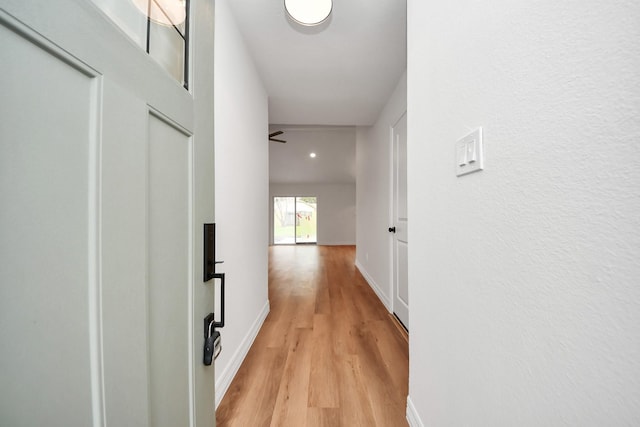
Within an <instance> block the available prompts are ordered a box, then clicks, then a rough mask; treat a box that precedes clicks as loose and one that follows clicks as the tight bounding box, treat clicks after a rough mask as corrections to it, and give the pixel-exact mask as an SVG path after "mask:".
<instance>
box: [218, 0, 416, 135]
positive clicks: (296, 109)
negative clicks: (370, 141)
mask: <svg viewBox="0 0 640 427" xmlns="http://www.w3.org/2000/svg"><path fill="white" fill-rule="evenodd" d="M229 5H230V6H231V9H232V10H233V13H234V15H235V17H236V21H237V23H238V26H239V28H240V31H241V33H242V34H243V36H244V38H245V42H246V44H247V47H248V48H249V50H250V52H251V54H252V57H253V58H254V61H255V63H256V66H257V68H258V71H259V73H260V75H261V76H262V79H263V82H264V84H265V87H266V90H267V92H268V94H269V122H270V123H279V124H294V125H371V124H373V123H374V122H375V120H376V118H377V116H378V114H379V112H380V110H381V109H382V107H383V106H384V104H385V103H386V101H387V99H388V98H389V96H390V95H391V93H392V92H393V89H394V88H395V86H396V83H397V82H398V80H399V79H400V77H401V75H402V73H403V72H404V70H405V69H406V61H407V54H406V0H333V11H332V14H331V16H330V17H329V19H328V20H327V21H325V22H324V23H323V24H321V25H319V26H317V27H303V26H300V25H297V24H295V23H294V22H292V21H290V20H289V19H288V18H287V16H286V13H285V11H284V0H229ZM272 144H273V143H272Z"/></svg>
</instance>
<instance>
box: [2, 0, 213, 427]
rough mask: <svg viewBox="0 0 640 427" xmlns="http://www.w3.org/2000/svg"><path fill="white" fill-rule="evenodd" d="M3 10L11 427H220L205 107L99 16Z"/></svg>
mask: <svg viewBox="0 0 640 427" xmlns="http://www.w3.org/2000/svg"><path fill="white" fill-rule="evenodd" d="M0 7H1V9H0V46H1V48H0V64H1V65H0V70H2V72H3V79H2V81H1V82H0V100H1V101H0V236H1V237H0V340H1V342H2V343H3V344H2V350H1V351H0V425H7V426H39V425H43V426H44V425H46V426H104V425H110V426H154V427H155V426H161V427H162V426H167V427H169V426H198V427H202V426H213V425H215V419H214V418H215V415H214V408H213V405H214V390H213V382H214V379H213V378H214V377H213V369H212V368H213V367H209V368H205V367H203V366H202V363H201V360H202V320H201V319H202V318H203V317H204V316H205V315H206V314H207V313H208V312H209V311H213V295H212V293H211V290H210V289H208V288H209V287H210V286H208V285H205V284H203V283H201V279H199V275H197V274H196V273H195V272H194V271H201V268H200V269H199V270H198V269H196V267H195V266H197V265H198V263H197V262H196V257H195V256H194V251H195V249H194V248H196V247H198V245H202V240H201V233H202V231H201V224H200V227H198V226H197V225H196V224H194V209H195V202H194V184H193V181H194V177H196V176H197V174H196V171H195V170H194V154H193V153H194V138H195V137H196V135H194V132H193V129H194V101H193V97H192V96H191V95H190V94H189V92H187V91H186V90H185V89H184V88H182V87H181V84H180V83H178V82H176V81H175V80H173V78H172V77H171V76H169V75H168V74H167V73H166V72H165V71H164V70H163V69H162V68H160V67H159V66H158V65H157V64H156V63H155V62H154V61H153V60H152V59H150V58H149V57H148V56H147V55H146V53H144V52H143V51H142V50H140V49H139V48H138V46H136V45H135V44H133V43H131V42H130V41H129V40H128V39H127V38H126V37H125V36H124V35H123V34H121V33H120V32H119V31H118V30H117V29H116V28H115V27H114V26H113V25H112V24H111V22H110V21H108V20H107V19H106V17H105V16H103V15H102V13H101V12H99V10H98V9H97V8H96V7H95V6H93V5H92V4H91V3H88V2H84V1H78V2H76V1H73V0H56V1H55V2H44V1H43V2H35V1H34V2H22V1H9V0H6V1H5V0H0ZM212 77H213V76H211V78H212ZM211 101H212V100H211ZM199 164H203V165H204V166H205V168H206V167H210V168H213V158H211V161H210V162H209V163H207V162H206V161H205V162H203V163H199ZM208 203H209V204H211V205H212V204H213V200H212V196H211V200H208ZM212 207H213V206H211V208H212ZM194 230H195V233H194ZM198 232H199V233H198ZM200 262H201V261H200ZM199 265H200V267H201V265H202V264H201V263H200V264H199ZM198 282H200V283H198ZM205 299H206V300H207V303H206V304H204V303H203V300H205ZM205 383H206V384H208V385H210V389H208V390H207V388H206V387H203V384H205ZM202 390H206V391H205V392H203V391H202Z"/></svg>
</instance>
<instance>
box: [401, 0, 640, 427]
mask: <svg viewBox="0 0 640 427" xmlns="http://www.w3.org/2000/svg"><path fill="white" fill-rule="evenodd" d="M638 40H640V3H638V2H637V1H623V0H621V1H617V2H605V1H596V0H593V1H584V0H582V1H563V2H556V1H537V2H512V1H504V0H502V1H495V2H476V1H471V0H458V1H452V2H436V3H433V2H423V1H420V0H409V1H408V110H409V125H408V135H409V147H408V150H409V215H410V217H411V227H410V229H409V232H410V237H409V240H410V241H411V249H410V253H409V255H410V262H409V270H410V271H409V279H410V298H411V313H410V316H411V317H410V324H411V325H412V330H411V342H410V346H411V349H410V352H411V353H410V364H411V368H410V400H411V402H412V403H413V405H414V406H415V408H416V410H417V414H418V415H419V417H420V418H421V419H422V422H423V423H424V424H425V425H434V426H444V425H518V426H534V425H581V426H586V425H593V426H602V425H638V424H640V394H639V391H640V214H639V212H640V168H639V167H638V166H639V165H638V164H637V161H638V160H637V159H639V158H640V149H639V148H638V147H639V143H640V44H639V43H638ZM478 126H482V127H483V128H484V136H485V156H486V158H485V160H486V167H485V170H484V171H483V172H480V173H476V174H472V175H468V176H465V177H462V178H456V176H455V169H454V158H455V153H454V143H455V141H456V140H457V139H458V138H460V137H461V136H463V135H465V134H466V133H468V131H470V130H471V129H473V128H475V127H478Z"/></svg>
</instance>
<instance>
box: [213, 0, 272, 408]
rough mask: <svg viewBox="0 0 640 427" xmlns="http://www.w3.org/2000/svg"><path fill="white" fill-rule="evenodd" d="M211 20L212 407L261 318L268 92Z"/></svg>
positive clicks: (229, 21) (221, 12)
mask: <svg viewBox="0 0 640 427" xmlns="http://www.w3.org/2000/svg"><path fill="white" fill-rule="evenodd" d="M215 5H216V20H215V76H214V86H215V123H216V126H215V218H216V228H217V230H216V231H217V248H216V250H217V254H216V258H217V259H219V260H224V264H222V265H221V266H219V267H218V271H222V272H225V273H226V278H227V288H226V294H227V295H226V303H227V305H226V326H225V327H224V329H222V330H221V334H222V349H223V350H222V353H221V354H220V356H219V357H218V359H217V361H216V405H217V403H219V401H220V400H221V398H222V395H223V393H224V392H226V390H227V388H228V386H229V384H230V382H231V380H232V379H233V376H234V375H235V373H236V371H237V369H238V368H239V366H240V363H241V362H242V360H243V358H244V355H245V354H246V352H247V351H248V349H249V347H250V345H251V343H252V341H253V338H254V337H255V334H256V333H257V331H258V329H259V327H260V325H261V324H262V321H263V320H264V317H266V314H267V313H268V308H269V305H268V299H267V280H268V279H267V268H268V267H267V246H268V243H269V242H268V239H267V233H266V228H267V221H268V215H267V212H266V211H265V209H264V207H265V206H266V205H267V203H268V202H267V197H268V194H269V170H268V144H267V141H266V135H267V130H268V112H267V111H268V109H267V94H266V92H265V90H264V87H263V84H262V82H261V80H260V77H259V76H258V73H257V71H256V69H255V66H254V64H253V62H252V60H251V58H250V56H249V55H248V53H247V50H246V48H245V45H244V43H243V40H242V37H241V35H240V33H239V32H238V30H237V27H236V24H235V21H234V18H233V16H232V14H231V12H230V10H229V5H228V0H217V1H216V3H215Z"/></svg>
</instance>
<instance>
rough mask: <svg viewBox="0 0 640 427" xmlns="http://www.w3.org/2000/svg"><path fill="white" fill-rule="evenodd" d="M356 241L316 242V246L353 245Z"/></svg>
mask: <svg viewBox="0 0 640 427" xmlns="http://www.w3.org/2000/svg"><path fill="white" fill-rule="evenodd" d="M355 245H356V242H322V243H320V242H318V246H355Z"/></svg>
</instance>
